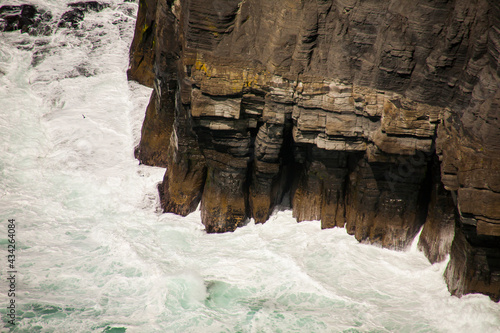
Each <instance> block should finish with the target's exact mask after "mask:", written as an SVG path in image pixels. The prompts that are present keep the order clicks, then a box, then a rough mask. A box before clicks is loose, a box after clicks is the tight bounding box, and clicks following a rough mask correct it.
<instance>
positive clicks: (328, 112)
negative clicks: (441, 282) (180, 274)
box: [129, 0, 500, 301]
mask: <svg viewBox="0 0 500 333" xmlns="http://www.w3.org/2000/svg"><path fill="white" fill-rule="evenodd" d="M137 22H138V23H137V28H136V36H135V39H134V43H133V44H132V48H131V68H130V70H129V77H130V78H132V79H136V80H139V81H141V82H144V83H145V84H148V85H151V81H153V86H154V92H153V96H152V99H151V103H150V106H149V107H148V113H147V115H146V119H145V123H144V128H143V140H142V141H141V144H140V146H139V147H138V149H137V151H138V154H137V156H138V158H139V159H140V160H141V162H143V163H148V164H153V165H162V166H166V167H167V172H166V174H165V178H164V181H163V183H162V184H161V185H160V193H161V198H162V199H161V201H162V206H163V208H164V209H165V211H169V212H174V213H178V214H183V215H185V214H188V213H190V212H192V211H194V210H195V209H196V207H197V205H198V203H199V202H200V200H201V215H202V221H203V223H204V225H205V227H206V230H207V231H208V232H225V231H232V230H234V229H235V228H237V227H240V226H243V225H244V224H245V223H247V221H248V220H249V219H250V218H253V219H254V220H255V221H256V222H257V223H264V222H265V221H266V220H267V219H268V218H269V215H270V214H271V213H272V211H273V210H274V209H275V208H276V207H277V206H278V205H280V206H282V205H289V206H290V207H291V208H292V209H293V214H294V216H295V217H296V219H297V220H298V221H299V222H300V221H303V220H321V223H322V227H323V228H331V227H345V228H346V229H347V231H348V232H349V233H350V234H353V235H354V236H355V237H356V238H357V239H358V240H359V241H362V242H369V243H376V244H380V245H382V246H384V247H388V248H394V249H404V248H406V247H407V246H408V245H409V244H410V243H411V241H412V240H413V238H414V237H415V236H416V234H417V233H418V231H419V230H420V228H421V227H422V226H423V231H422V234H421V238H420V243H419V247H420V248H421V249H422V250H423V251H424V252H425V254H426V255H427V256H428V258H429V260H431V261H432V262H436V261H442V260H444V259H445V258H446V257H447V255H448V254H450V258H451V259H450V262H449V265H448V269H447V271H446V279H447V281H448V285H449V287H450V291H451V292H452V293H454V294H457V295H462V294H464V293H470V292H481V293H485V294H487V295H489V296H490V297H491V298H492V299H494V300H497V301H498V300H499V299H500V159H499V156H500V154H499V153H500V110H499V105H500V103H499V102H500V85H499V83H500V79H499V75H500V66H499V64H500V4H499V3H498V2H497V1H493V0H477V1H468V0H452V1H424V0H411V1H410V0H404V1H396V0H384V1H359V0H347V1H341V0H330V1H324V0H321V1H313V0H303V1H295V0H282V1H273V0H214V1H204V0H189V1H174V0H143V1H141V5H140V10H139V17H138V20H137ZM151 72H154V80H153V79H152V77H151V74H150V73H151ZM452 242H453V243H452ZM478 281H479V282H478Z"/></svg>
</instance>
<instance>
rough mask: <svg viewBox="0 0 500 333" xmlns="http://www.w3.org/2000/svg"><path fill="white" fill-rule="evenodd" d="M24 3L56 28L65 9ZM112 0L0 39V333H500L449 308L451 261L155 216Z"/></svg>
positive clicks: (324, 234)
mask: <svg viewBox="0 0 500 333" xmlns="http://www.w3.org/2000/svg"><path fill="white" fill-rule="evenodd" d="M29 2H30V3H33V4H35V5H37V6H38V7H39V8H41V9H46V10H50V11H51V12H52V14H53V16H54V18H58V17H60V15H61V14H62V13H63V12H64V11H66V10H67V7H66V4H67V3H68V2H70V1H60V0H45V1H42V0H35V1H29ZM20 3H22V2H20V1H10V2H8V4H20ZM107 3H109V4H110V6H109V7H108V8H106V9H104V10H103V11H101V12H98V13H96V12H89V13H87V14H86V15H85V20H84V21H83V22H82V24H81V26H80V28H79V29H68V28H60V29H55V30H54V32H53V33H52V34H50V35H48V36H29V35H28V34H22V33H20V32H19V31H18V32H6V33H0V251H1V252H3V253H1V255H0V272H1V273H2V276H1V281H0V304H1V307H0V314H1V316H2V321H1V322H0V325H1V327H2V329H3V331H12V332H30V333H31V332H481V333H483V332H499V331H500V305H499V304H497V303H494V302H492V301H490V299H489V298H488V297H486V296H484V295H467V296H464V297H462V298H457V297H453V296H450V294H449V292H448V290H447V288H446V285H445V282H444V281H443V277H442V276H443V271H444V269H445V267H446V262H445V263H440V264H435V265H431V264H430V263H429V262H428V261H427V259H426V258H425V257H424V256H423V254H422V253H420V252H418V251H417V250H416V249H415V246H413V247H412V248H411V249H410V250H408V251H406V252H397V251H390V250H387V249H382V248H378V247H375V246H370V245H363V244H359V243H358V242H357V241H356V240H355V239H354V238H353V237H351V236H349V235H347V234H346V232H345V230H344V229H330V230H320V223H319V222H318V221H312V222H303V223H296V222H295V220H294V219H293V218H292V214H291V212H290V211H281V212H276V213H275V214H274V215H273V216H272V217H271V219H270V221H268V222H267V223H266V224H264V225H255V224H254V223H252V222H251V223H250V224H249V225H248V226H246V227H243V228H240V229H238V230H236V231H235V232H234V233H226V234H217V235H213V234H211V235H209V234H206V233H205V232H204V228H203V225H202V224H201V221H200V214H199V211H197V212H194V213H192V214H191V215H189V216H187V217H180V216H176V215H172V214H161V212H160V208H159V200H158V194H157V191H156V185H157V184H158V183H159V182H160V181H161V179H162V176H163V173H164V169H161V168H154V167H147V166H144V165H139V163H138V162H137V160H135V159H134V157H133V150H134V147H135V146H136V145H137V144H138V141H139V138H140V127H141V122H142V120H143V118H144V112H145V108H146V104H147V102H148V98H149V95H150V93H151V90H150V89H149V88H146V87H143V86H140V85H138V84H137V83H134V82H127V79H126V75H125V71H126V69H127V66H128V48H129V45H130V43H131V40H132V36H133V29H134V24H135V15H136V12H137V4H136V3H132V2H123V1H119V0H107ZM1 4H7V2H6V1H5V0H2V1H1ZM55 22H56V21H54V24H56V23H55ZM9 219H15V224H16V227H15V240H16V252H15V270H16V281H15V297H14V299H15V304H16V319H15V323H16V325H15V326H12V325H11V324H9V323H8V320H9V318H8V317H7V306H8V305H9V302H10V300H11V299H12V298H11V297H10V296H8V289H9V285H8V281H7V280H6V278H7V276H8V273H7V271H9V270H10V269H9V267H8V265H9V263H8V261H7V255H8V252H7V251H8V250H7V245H8V244H9V237H8V227H7V225H8V220H9Z"/></svg>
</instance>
